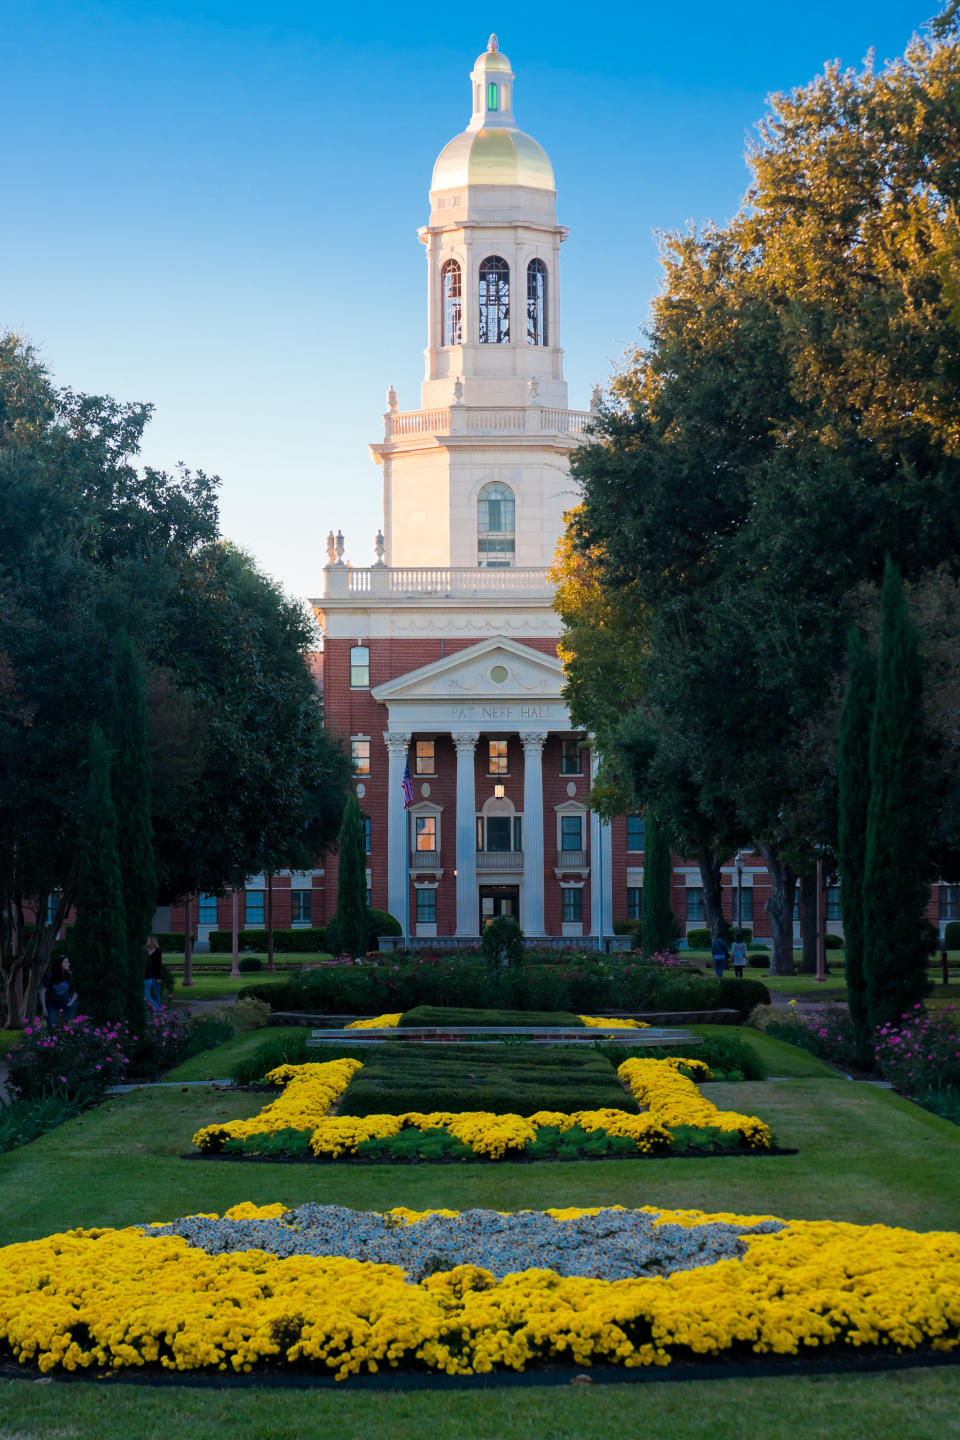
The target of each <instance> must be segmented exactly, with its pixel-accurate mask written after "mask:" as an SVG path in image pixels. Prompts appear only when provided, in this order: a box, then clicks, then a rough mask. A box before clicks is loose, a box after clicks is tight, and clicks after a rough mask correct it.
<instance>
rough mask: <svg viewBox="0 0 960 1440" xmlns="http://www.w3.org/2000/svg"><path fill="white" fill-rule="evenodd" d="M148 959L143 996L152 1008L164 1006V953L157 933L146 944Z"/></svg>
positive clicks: (144, 975)
mask: <svg viewBox="0 0 960 1440" xmlns="http://www.w3.org/2000/svg"><path fill="white" fill-rule="evenodd" d="M146 951H147V961H146V964H145V966H144V969H143V998H144V1000H145V1001H146V1003H147V1004H148V1005H149V1006H150V1008H151V1009H152V1010H160V1009H162V1007H163V988H162V981H163V953H162V951H161V949H160V946H159V945H158V944H157V937H156V935H151V936H150V937H149V938H148V940H147V944H146Z"/></svg>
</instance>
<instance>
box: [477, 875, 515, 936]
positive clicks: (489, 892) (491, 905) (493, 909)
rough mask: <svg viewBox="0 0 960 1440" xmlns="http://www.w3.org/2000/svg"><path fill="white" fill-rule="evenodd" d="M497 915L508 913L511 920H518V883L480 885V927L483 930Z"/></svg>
mask: <svg viewBox="0 0 960 1440" xmlns="http://www.w3.org/2000/svg"><path fill="white" fill-rule="evenodd" d="M498 915H509V916H510V918H511V920H516V921H518V922H519V920H520V887H519V885H481V886H480V929H481V930H485V929H486V927H487V926H488V925H489V924H490V921H491V920H496V918H497V916H498Z"/></svg>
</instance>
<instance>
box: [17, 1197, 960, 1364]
mask: <svg viewBox="0 0 960 1440" xmlns="http://www.w3.org/2000/svg"><path fill="white" fill-rule="evenodd" d="M275 1209H276V1207H264V1209H263V1211H261V1212H259V1213H264V1211H267V1210H274V1211H275ZM250 1210H253V1211H256V1207H252V1206H251V1207H249V1209H248V1208H247V1207H237V1209H236V1210H234V1211H232V1212H228V1215H233V1216H238V1218H241V1217H240V1216H239V1215H238V1212H239V1211H245V1212H246V1213H249V1211H250ZM395 1213H396V1214H397V1216H398V1219H399V1220H400V1221H401V1223H416V1220H417V1219H419V1218H422V1217H421V1216H420V1215H419V1214H418V1213H417V1212H409V1211H398V1212H395ZM552 1213H555V1214H557V1215H558V1216H561V1217H564V1216H567V1215H568V1214H570V1215H571V1216H572V1214H573V1213H576V1214H580V1213H588V1212H580V1211H578V1212H566V1211H562V1212H552ZM589 1213H592V1212H589ZM654 1213H655V1212H654ZM683 1213H686V1212H683ZM689 1213H691V1214H692V1213H693V1212H689ZM668 1218H670V1216H669V1215H668V1213H666V1212H665V1213H663V1214H662V1215H661V1219H662V1220H663V1221H666V1220H667V1219H668ZM711 1218H713V1217H711V1216H708V1215H698V1217H697V1219H698V1221H699V1222H700V1223H703V1222H705V1221H708V1220H710V1219H711ZM731 1218H735V1219H737V1220H739V1221H740V1222H741V1223H751V1221H750V1220H748V1219H747V1218H746V1217H731ZM745 1244H746V1255H745V1256H744V1258H743V1259H742V1260H737V1259H727V1260H721V1261H719V1262H717V1263H715V1264H712V1265H706V1266H702V1267H700V1268H698V1269H694V1270H682V1271H676V1272H674V1273H673V1274H671V1275H668V1276H663V1277H656V1278H638V1279H629V1280H616V1281H605V1280H593V1279H582V1278H561V1277H559V1276H557V1275H556V1274H555V1273H554V1272H553V1271H549V1270H526V1271H521V1272H518V1273H515V1274H510V1275H506V1276H505V1277H504V1278H503V1279H502V1280H497V1279H496V1278H495V1277H494V1276H493V1275H492V1274H491V1273H490V1272H489V1271H488V1270H483V1269H480V1268H479V1267H477V1266H473V1265H460V1266H457V1267H456V1268H455V1269H452V1270H449V1271H445V1272H441V1273H438V1274H434V1275H431V1276H429V1277H428V1278H427V1279H426V1280H424V1281H423V1282H422V1283H420V1284H409V1283H408V1282H407V1281H406V1280H405V1278H404V1274H403V1271H402V1270H401V1269H400V1268H399V1267H398V1266H394V1265H379V1264H371V1263H367V1262H364V1261H360V1260H352V1259H345V1258H337V1257H332V1258H331V1257H327V1258H321V1257H315V1256H297V1257H290V1258H286V1259H280V1258H278V1257H277V1256H275V1255H272V1254H267V1253H265V1252H263V1251H258V1250H250V1251H240V1252H235V1253H232V1254H223V1255H208V1254H206V1253H205V1252H204V1251H202V1250H199V1249H193V1248H191V1247H190V1246H189V1245H188V1244H187V1243H186V1241H185V1240H184V1239H182V1238H181V1237H179V1236H163V1237H159V1238H155V1239H150V1238H148V1237H147V1236H146V1235H144V1233H143V1230H142V1229H137V1228H130V1229H126V1230H88V1231H82V1230H74V1231H70V1232H68V1233H67V1234H62V1235H53V1236H49V1237H48V1238H46V1239H43V1240H35V1241H30V1242H27V1243H26V1244H20V1245H10V1246H7V1247H6V1248H5V1249H3V1250H0V1350H2V1351H6V1352H8V1353H10V1354H12V1355H13V1357H14V1358H15V1359H17V1360H19V1361H20V1362H21V1363H29V1364H31V1365H35V1366H37V1367H38V1368H39V1369H40V1370H41V1371H42V1372H45V1373H46V1372H49V1371H52V1370H55V1369H57V1368H62V1369H64V1370H67V1371H76V1370H84V1369H89V1368H93V1369H105V1370H111V1369H123V1368H130V1367H141V1366H144V1365H151V1366H159V1367H161V1368H163V1369H165V1370H171V1371H181V1372H190V1371H197V1370H232V1371H251V1370H252V1369H253V1368H254V1367H255V1366H258V1365H259V1364H262V1363H264V1362H266V1363H269V1364H273V1365H277V1364H279V1365H281V1366H284V1365H291V1366H306V1367H308V1368H317V1369H319V1370H321V1371H326V1372H328V1373H329V1372H333V1373H335V1374H336V1376H337V1378H338V1379H344V1378H346V1377H347V1376H349V1375H355V1374H360V1373H362V1372H364V1371H369V1372H374V1371H376V1370H378V1369H379V1368H381V1367H391V1368H396V1367H399V1366H405V1365H417V1366H421V1367H422V1366H426V1367H427V1368H428V1369H430V1370H435V1371H440V1372H446V1373H447V1374H451V1375H470V1374H485V1373H489V1372H491V1371H494V1370H498V1369H504V1370H514V1371H519V1370H524V1369H526V1368H528V1367H529V1366H531V1365H536V1364H537V1363H538V1362H550V1361H555V1360H556V1359H557V1358H561V1359H563V1360H565V1361H568V1362H570V1363H572V1364H573V1365H575V1366H578V1367H584V1366H589V1365H591V1364H594V1363H608V1364H620V1365H623V1366H625V1367H639V1366H666V1365H669V1364H670V1363H671V1361H672V1360H674V1359H690V1358H694V1357H699V1356H716V1355H723V1354H724V1353H725V1352H728V1351H736V1350H739V1351H740V1352H741V1353H742V1352H743V1351H744V1350H746V1351H750V1352H753V1353H754V1354H756V1355H765V1354H775V1355H796V1354H800V1353H802V1352H806V1351H808V1350H811V1349H817V1350H822V1349H823V1348H824V1347H828V1346H853V1347H855V1348H856V1347H860V1346H864V1345H883V1346H889V1347H890V1349H891V1350H896V1351H901V1350H913V1349H916V1348H917V1347H918V1346H921V1345H929V1346H930V1347H931V1348H932V1349H933V1350H937V1351H952V1350H955V1349H957V1347H958V1344H960V1235H956V1234H951V1233H939V1234H938V1233H932V1234H926V1235H922V1234H915V1233H913V1232H911V1231H908V1230H899V1229H891V1228H887V1227H885V1226H881V1225H874V1226H858V1225H848V1224H843V1223H838V1222H832V1221H790V1222H788V1223H787V1225H786V1227H785V1228H784V1229H783V1230H780V1231H779V1232H777V1233H775V1234H768V1235H755V1236H748V1237H745Z"/></svg>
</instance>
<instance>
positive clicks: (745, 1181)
mask: <svg viewBox="0 0 960 1440" xmlns="http://www.w3.org/2000/svg"><path fill="white" fill-rule="evenodd" d="M709 1094H710V1099H711V1100H712V1101H713V1102H714V1103H715V1104H716V1105H718V1106H720V1107H721V1108H727V1109H736V1110H740V1111H743V1112H746V1113H747V1114H756V1115H759V1116H760V1117H761V1118H762V1119H765V1120H767V1121H768V1122H769V1123H770V1124H771V1126H772V1127H773V1129H774V1131H775V1133H776V1136H777V1140H778V1142H779V1143H780V1144H781V1145H783V1146H785V1147H796V1148H797V1150H798V1152H799V1153H798V1154H796V1155H782V1156H760V1155H743V1156H736V1157H729V1158H727V1157H720V1158H707V1159H702V1160H701V1159H695V1160H670V1159H646V1160H605V1161H603V1162H601V1163H597V1164H592V1163H587V1162H571V1163H569V1164H559V1163H553V1164H551V1163H546V1162H543V1163H528V1164H500V1165H491V1166H490V1167H489V1168H487V1167H486V1166H481V1165H465V1166H463V1167H458V1166H454V1165H447V1166H435V1167H432V1166H428V1165H415V1166H396V1167H391V1166H369V1167H366V1166H360V1167H358V1166H355V1165H353V1166H351V1165H336V1164H331V1165H329V1166H325V1167H324V1168H323V1169H322V1170H319V1171H318V1170H317V1169H316V1168H315V1167H313V1166H310V1165H304V1166H299V1165H270V1164H255V1163H236V1162H230V1161H217V1160H195V1159H189V1160H182V1159H180V1158H179V1157H180V1154H181V1153H182V1152H185V1151H189V1150H190V1137H191V1135H192V1134H193V1132H194V1131H195V1130H196V1129H198V1128H199V1127H200V1126H201V1125H204V1124H207V1123H210V1122H211V1121H214V1120H226V1119H234V1118H237V1117H239V1116H247V1115H253V1114H255V1113H256V1112H257V1111H258V1110H259V1109H260V1108H261V1105H262V1103H263V1097H262V1096H261V1095H255V1094H249V1093H234V1092H229V1091H215V1090H209V1091H208V1090H201V1089H199V1088H191V1089H189V1090H185V1091H178V1090H166V1089H163V1090H139V1091H135V1092H133V1093H132V1094H130V1095H126V1096H123V1097H121V1098H117V1099H114V1100H111V1101H109V1102H108V1103H107V1104H105V1105H103V1106H101V1107H99V1108H98V1109H96V1110H93V1111H89V1112H88V1113H87V1114H85V1115H82V1116H80V1117H79V1118H78V1119H76V1120H71V1121H68V1122H67V1124H65V1125H63V1126H61V1127H60V1128H59V1129H57V1130H54V1131H51V1132H50V1133H49V1134H48V1135H44V1136H42V1137H41V1138H40V1139H39V1140H35V1141H34V1142H33V1143H32V1144H30V1145H26V1146H24V1147H22V1148H21V1149H19V1150H13V1151H10V1152H9V1153H7V1154H6V1155H2V1156H0V1235H2V1236H3V1238H4V1240H6V1241H13V1240H24V1239H29V1238H32V1237H35V1236H39V1235H45V1234H49V1233H51V1232H52V1231H55V1230H62V1229H67V1228H70V1227H71V1226H76V1225H84V1226H91V1225H127V1224H133V1223H136V1222H137V1221H140V1220H152V1219H157V1218H170V1217H173V1216H177V1215H183V1214H187V1213H190V1212H193V1211H197V1210H204V1211H207V1210H213V1211H218V1212H221V1213H222V1212H223V1211H224V1210H225V1209H227V1208H228V1207H229V1206H230V1205H235V1204H237V1203H238V1202H239V1201H241V1200H256V1201H258V1202H260V1203H266V1202H268V1201H272V1200H278V1199H279V1200H284V1201H286V1202H287V1203H288V1204H295V1203H298V1202H300V1201H304V1200H308V1199H309V1200H315V1199H318V1198H322V1199H323V1200H325V1201H327V1202H329V1203H331V1204H339V1205H349V1206H353V1207H357V1208H370V1209H388V1208H390V1206H392V1205H410V1206H412V1207H414V1208H420V1209H424V1208H429V1207H435V1206H449V1207H451V1208H453V1209H466V1208H470V1207H472V1206H489V1207H491V1208H499V1209H504V1210H517V1209H523V1208H524V1207H525V1206H526V1207H538V1206H543V1205H600V1204H621V1205H647V1204H654V1205H655V1204H664V1205H682V1206H696V1207H699V1208H702V1209H708V1210H712V1209H718V1210H734V1211H746V1212H756V1211H758V1210H761V1211H765V1212H769V1213H771V1214H776V1215H780V1216H784V1217H787V1218H789V1217H791V1216H795V1217H799V1218H812V1219H815V1218H817V1217H821V1218H822V1217H829V1218H835V1219H843V1220H851V1221H857V1222H863V1223H873V1222H880V1223H886V1224H901V1225H906V1226H910V1227H913V1228H916V1229H921V1230H922V1229H952V1228H955V1227H956V1224H957V1202H956V1197H957V1194H958V1193H960V1128H958V1127H957V1126H955V1125H951V1124H949V1122H948V1121H946V1120H941V1119H939V1118H938V1117H937V1116H935V1115H931V1114H929V1113H928V1112H927V1111H925V1110H921V1109H920V1108H919V1107H918V1106H915V1105H911V1104H910V1103H909V1102H908V1101H906V1100H901V1099H900V1098H899V1097H898V1096H896V1095H894V1094H893V1093H892V1092H891V1091H889V1090H881V1089H878V1088H877V1087H876V1086H873V1085H868V1084H859V1083H853V1082H851V1081H848V1080H843V1079H840V1078H836V1079H825V1078H824V1079H820V1078H817V1079H790V1080H783V1081H780V1082H774V1083H766V1084H764V1083H751V1082H742V1083H740V1084H719V1083H718V1084H715V1085H712V1086H711V1087H710V1091H709Z"/></svg>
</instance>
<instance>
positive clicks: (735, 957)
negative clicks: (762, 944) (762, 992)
mask: <svg viewBox="0 0 960 1440" xmlns="http://www.w3.org/2000/svg"><path fill="white" fill-rule="evenodd" d="M730 959H731V960H732V962H733V973H734V975H736V977H737V979H738V980H742V979H743V967H744V966H745V965H746V963H747V942H746V940H744V938H743V936H742V935H741V934H740V931H739V930H738V931H737V938H736V940H734V942H733V944H732V946H731V947H730Z"/></svg>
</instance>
